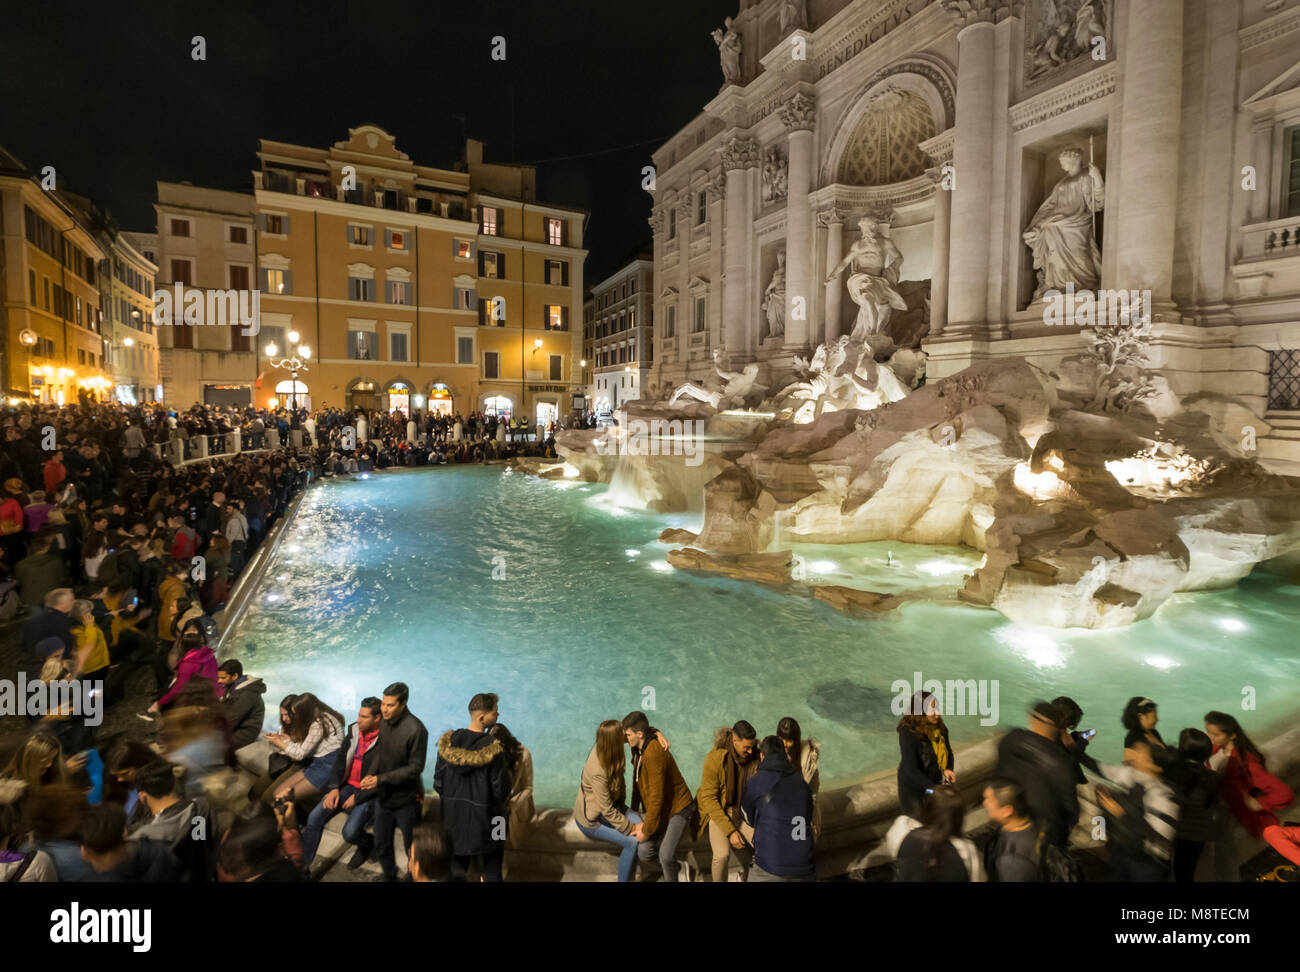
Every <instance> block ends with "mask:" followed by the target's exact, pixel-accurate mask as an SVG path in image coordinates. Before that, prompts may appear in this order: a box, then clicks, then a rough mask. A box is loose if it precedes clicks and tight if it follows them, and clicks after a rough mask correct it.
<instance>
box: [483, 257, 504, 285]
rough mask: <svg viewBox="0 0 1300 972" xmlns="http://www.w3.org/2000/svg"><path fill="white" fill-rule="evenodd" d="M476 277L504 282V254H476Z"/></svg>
mask: <svg viewBox="0 0 1300 972" xmlns="http://www.w3.org/2000/svg"><path fill="white" fill-rule="evenodd" d="M478 275H479V276H480V277H490V278H492V279H494V280H504V279H505V276H506V258H505V254H502V253H493V252H492V251H491V250H480V251H479V254H478Z"/></svg>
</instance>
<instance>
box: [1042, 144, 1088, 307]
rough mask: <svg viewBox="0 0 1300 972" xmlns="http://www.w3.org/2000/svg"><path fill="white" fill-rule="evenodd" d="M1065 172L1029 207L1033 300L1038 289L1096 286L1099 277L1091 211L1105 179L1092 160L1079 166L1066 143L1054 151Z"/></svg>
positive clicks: (1079, 156) (1080, 156) (1078, 158)
mask: <svg viewBox="0 0 1300 972" xmlns="http://www.w3.org/2000/svg"><path fill="white" fill-rule="evenodd" d="M1057 158H1058V160H1059V161H1060V163H1061V168H1062V169H1064V170H1065V175H1064V176H1063V177H1062V178H1061V181H1060V182H1058V183H1057V184H1056V185H1055V186H1054V187H1053V188H1052V191H1051V193H1049V194H1048V196H1047V198H1046V199H1045V200H1043V204H1042V205H1041V206H1039V207H1038V212H1036V213H1034V218H1033V219H1031V220H1030V221H1029V226H1028V228H1026V229H1025V232H1024V240H1025V242H1026V243H1027V244H1028V245H1029V249H1030V250H1032V251H1033V254H1034V270H1035V271H1037V274H1038V284H1037V286H1036V287H1035V289H1034V298H1033V299H1034V300H1038V299H1039V298H1040V297H1042V295H1043V293H1044V291H1048V290H1064V289H1065V288H1066V286H1067V285H1068V284H1073V285H1074V289H1075V290H1096V289H1097V285H1098V284H1099V283H1100V282H1101V250H1100V249H1099V248H1098V246H1097V237H1096V222H1097V220H1096V214H1097V212H1099V211H1100V210H1101V209H1102V207H1103V206H1104V205H1105V201H1106V200H1105V192H1106V187H1105V183H1104V182H1103V181H1102V176H1101V171H1100V170H1099V169H1098V168H1097V167H1096V166H1095V165H1093V164H1092V163H1089V164H1088V168H1087V171H1086V172H1085V171H1084V168H1083V153H1082V152H1080V151H1079V150H1078V149H1075V148H1070V149H1066V150H1065V151H1064V152H1062V153H1061V154H1060V155H1059V156H1057Z"/></svg>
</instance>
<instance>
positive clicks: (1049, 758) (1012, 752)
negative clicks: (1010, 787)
mask: <svg viewBox="0 0 1300 972" xmlns="http://www.w3.org/2000/svg"><path fill="white" fill-rule="evenodd" d="M1065 718H1066V717H1065V716H1064V715H1063V714H1062V713H1061V710H1060V708H1059V707H1058V706H1056V705H1054V704H1053V703H1051V702H1038V703H1036V704H1035V705H1034V707H1033V709H1031V710H1030V712H1029V728H1028V729H1012V730H1011V731H1010V732H1009V733H1007V734H1006V735H1005V736H1004V737H1002V741H1001V742H1000V743H998V765H997V769H996V770H995V771H994V774H993V775H994V776H996V777H999V778H1001V779H1005V780H1009V781H1011V782H1012V783H1015V784H1016V785H1017V786H1018V787H1020V790H1021V792H1023V793H1024V795H1025V802H1026V803H1027V804H1028V806H1029V815H1030V817H1032V818H1033V820H1034V821H1035V822H1037V823H1038V825H1039V826H1040V827H1041V828H1042V830H1043V835H1044V838H1045V839H1046V841H1047V842H1048V843H1049V844H1053V845H1055V846H1056V847H1058V848H1060V849H1061V850H1066V849H1067V847H1068V845H1069V842H1070V831H1072V830H1073V829H1074V825H1075V824H1076V823H1078V821H1079V797H1078V793H1077V792H1076V790H1075V783H1074V772H1075V767H1074V761H1073V759H1071V757H1070V754H1069V752H1068V751H1067V750H1066V748H1065V747H1064V746H1062V745H1061V730H1062V729H1063V728H1064V724H1065Z"/></svg>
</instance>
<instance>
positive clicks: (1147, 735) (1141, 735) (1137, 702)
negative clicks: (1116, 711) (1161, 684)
mask: <svg viewBox="0 0 1300 972" xmlns="http://www.w3.org/2000/svg"><path fill="white" fill-rule="evenodd" d="M1158 721H1159V716H1158V713H1157V711H1156V704H1155V703H1154V702H1152V701H1151V700H1150V699H1148V698H1143V697H1142V696H1141V695H1135V696H1133V698H1131V699H1129V700H1128V704H1127V705H1126V706H1124V711H1123V713H1122V714H1121V715H1120V723H1121V724H1122V725H1123V726H1124V728H1125V730H1127V732H1126V734H1125V736H1124V759H1125V760H1128V759H1129V754H1128V750H1130V749H1132V748H1133V743H1134V742H1136V741H1137V740H1139V739H1141V740H1144V741H1146V742H1147V743H1149V744H1150V745H1152V746H1156V747H1159V748H1160V749H1165V748H1167V747H1166V745H1165V741H1164V740H1163V739H1162V738H1160V733H1159V732H1157V731H1156V723H1157V722H1158Z"/></svg>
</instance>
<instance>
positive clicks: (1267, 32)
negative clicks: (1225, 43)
mask: <svg viewBox="0 0 1300 972" xmlns="http://www.w3.org/2000/svg"><path fill="white" fill-rule="evenodd" d="M1296 30H1300V7H1292V8H1291V9H1290V10H1283V11H1282V12H1281V13H1278V14H1274V15H1273V16H1272V17H1266V18H1264V19H1263V20H1261V21H1259V22H1258V23H1255V24H1251V25H1250V26H1249V27H1243V28H1242V29H1241V30H1239V31H1237V48H1238V50H1239V51H1241V53H1243V54H1244V53H1246V52H1247V51H1249V50H1253V49H1254V48H1256V47H1259V46H1260V45H1261V44H1267V43H1268V42H1269V41H1272V40H1277V38H1279V37H1285V36H1286V35H1287V34H1290V33H1292V32H1293V31H1296Z"/></svg>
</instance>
